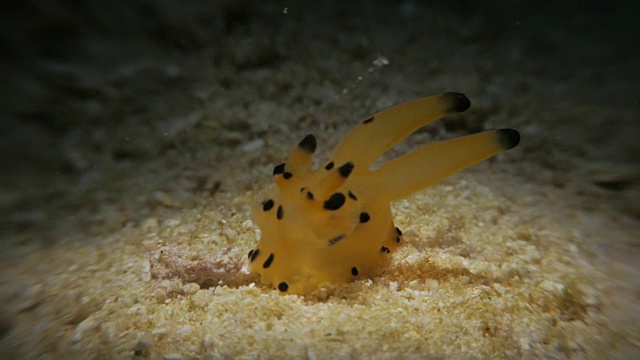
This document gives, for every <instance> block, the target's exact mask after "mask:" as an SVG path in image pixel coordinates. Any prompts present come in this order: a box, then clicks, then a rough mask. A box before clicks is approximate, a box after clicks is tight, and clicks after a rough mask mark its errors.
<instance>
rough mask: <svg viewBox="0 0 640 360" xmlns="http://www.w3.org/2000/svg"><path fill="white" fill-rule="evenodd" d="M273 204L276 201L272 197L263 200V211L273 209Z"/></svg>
mask: <svg viewBox="0 0 640 360" xmlns="http://www.w3.org/2000/svg"><path fill="white" fill-rule="evenodd" d="M273 205H275V203H274V202H273V200H271V199H269V200H265V201H263V202H262V211H269V210H271V209H273Z"/></svg>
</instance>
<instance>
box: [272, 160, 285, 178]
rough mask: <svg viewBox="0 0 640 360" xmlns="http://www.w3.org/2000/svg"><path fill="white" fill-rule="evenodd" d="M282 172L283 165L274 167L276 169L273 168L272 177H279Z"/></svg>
mask: <svg viewBox="0 0 640 360" xmlns="http://www.w3.org/2000/svg"><path fill="white" fill-rule="evenodd" d="M283 172H284V163H282V164H279V165H276V167H274V168H273V175H280V174H282V173H283Z"/></svg>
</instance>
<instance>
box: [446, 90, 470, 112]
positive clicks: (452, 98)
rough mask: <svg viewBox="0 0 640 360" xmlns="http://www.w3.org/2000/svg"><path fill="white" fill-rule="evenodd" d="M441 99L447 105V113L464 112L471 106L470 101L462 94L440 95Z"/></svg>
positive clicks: (449, 93)
mask: <svg viewBox="0 0 640 360" xmlns="http://www.w3.org/2000/svg"><path fill="white" fill-rule="evenodd" d="M442 98H443V99H444V100H445V101H446V102H447V103H448V104H449V106H448V107H447V112H449V113H459V112H463V111H466V110H467V109H468V108H469V107H470V106H471V101H469V98H467V97H466V96H465V95H464V94H460V93H457V92H448V93H444V94H442Z"/></svg>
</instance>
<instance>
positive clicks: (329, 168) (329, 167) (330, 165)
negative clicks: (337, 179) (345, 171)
mask: <svg viewBox="0 0 640 360" xmlns="http://www.w3.org/2000/svg"><path fill="white" fill-rule="evenodd" d="M324 169H325V170H331V169H333V161H332V162H330V163H328V164H327V166H325V167H324Z"/></svg>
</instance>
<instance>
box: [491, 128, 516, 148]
mask: <svg viewBox="0 0 640 360" xmlns="http://www.w3.org/2000/svg"><path fill="white" fill-rule="evenodd" d="M496 134H497V135H498V144H499V145H500V147H502V148H503V149H505V150H509V149H513V148H514V147H516V146H518V144H520V133H519V132H518V131H517V130H513V129H499V130H496Z"/></svg>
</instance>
